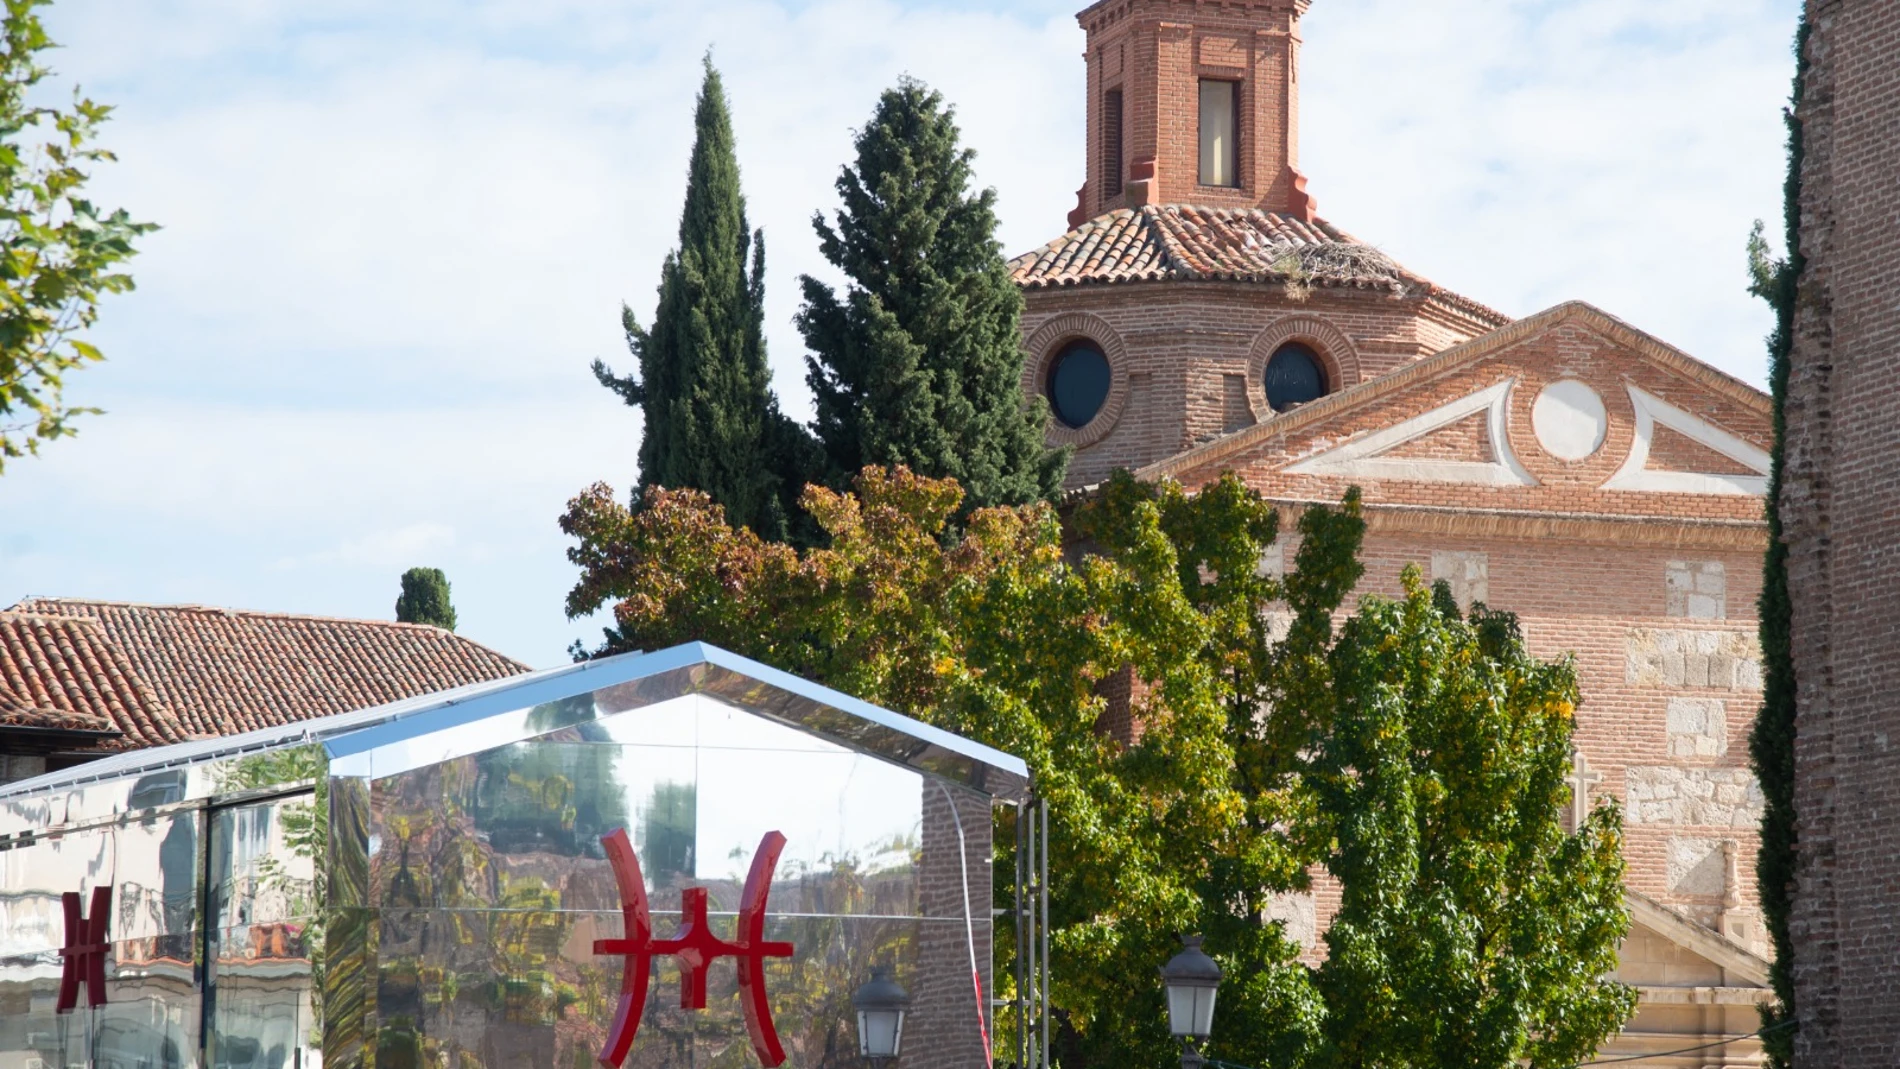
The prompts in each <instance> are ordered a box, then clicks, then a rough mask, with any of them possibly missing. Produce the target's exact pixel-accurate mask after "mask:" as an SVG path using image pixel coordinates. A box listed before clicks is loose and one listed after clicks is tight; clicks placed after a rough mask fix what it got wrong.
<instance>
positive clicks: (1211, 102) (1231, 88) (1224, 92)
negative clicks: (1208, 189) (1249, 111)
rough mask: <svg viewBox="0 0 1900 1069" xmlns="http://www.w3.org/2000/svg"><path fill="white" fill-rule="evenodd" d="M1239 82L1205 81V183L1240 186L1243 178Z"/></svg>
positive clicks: (1203, 159)
mask: <svg viewBox="0 0 1900 1069" xmlns="http://www.w3.org/2000/svg"><path fill="white" fill-rule="evenodd" d="M1239 88H1240V86H1239V84H1238V83H1236V82H1217V81H1211V80H1207V81H1202V82H1201V184H1202V185H1204V186H1237V185H1239V184H1240V177H1239V174H1238V172H1237V169H1236V168H1235V166H1234V164H1235V161H1236V159H1237V154H1236V149H1237V148H1238V147H1239V146H1238V140H1239V138H1238V136H1237V134H1238V131H1239V127H1238V125H1237V123H1236V121H1235V120H1236V119H1237V118H1238V115H1237V112H1238V110H1239V109H1238V108H1237V107H1236V106H1235V105H1236V99H1235V98H1236V96H1237V95H1238V90H1239Z"/></svg>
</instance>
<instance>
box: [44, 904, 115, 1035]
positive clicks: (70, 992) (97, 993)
mask: <svg viewBox="0 0 1900 1069" xmlns="http://www.w3.org/2000/svg"><path fill="white" fill-rule="evenodd" d="M59 900H60V904H61V905H63V906H65V907H66V945H65V946H64V947H61V948H60V951H59V956H60V957H61V958H63V959H64V968H63V969H62V970H61V972H60V976H59V1001H58V1002H56V1003H54V1004H53V1012H54V1013H71V1012H73V1010H74V1009H75V1008H76V1007H77V1006H78V1005H79V985H80V984H81V983H82V982H83V983H84V984H85V985H86V1005H88V1006H103V1005H105V1004H106V920H107V918H108V917H109V916H110V915H111V913H112V887H111V886H110V885H107V886H105V887H95V888H93V889H92V916H90V917H88V916H86V915H85V914H83V913H81V912H79V892H78V891H67V892H66V893H65V894H63V895H60V896H59Z"/></svg>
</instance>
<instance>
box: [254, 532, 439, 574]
mask: <svg viewBox="0 0 1900 1069" xmlns="http://www.w3.org/2000/svg"><path fill="white" fill-rule="evenodd" d="M454 548H455V528H453V527H450V526H449V525H448V524H445V523H412V524H408V525H406V526H403V527H395V528H387V529H384V530H380V531H371V532H369V533H368V534H366V535H363V536H362V537H360V538H347V539H344V540H343V541H342V542H341V543H338V544H337V545H336V546H334V547H333V548H330V549H324V550H318V551H317V552H315V553H305V554H302V555H299V556H294V557H279V558H278V559H277V562H276V565H275V567H277V568H278V569H279V570H281V571H296V570H298V569H300V568H313V567H322V566H324V565H334V564H346V565H356V564H367V565H372V566H374V567H377V568H382V569H385V570H388V569H402V570H404V571H407V570H408V569H409V568H412V567H427V565H426V564H423V563H422V562H424V561H428V560H431V559H434V558H435V557H438V556H442V555H444V554H447V553H449V552H450V551H452V550H453V549H454ZM405 566H406V567H405Z"/></svg>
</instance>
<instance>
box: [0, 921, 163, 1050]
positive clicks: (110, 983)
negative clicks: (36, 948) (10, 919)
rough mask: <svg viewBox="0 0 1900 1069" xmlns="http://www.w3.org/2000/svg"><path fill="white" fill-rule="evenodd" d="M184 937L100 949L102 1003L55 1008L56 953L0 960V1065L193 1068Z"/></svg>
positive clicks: (82, 997) (83, 996)
mask: <svg viewBox="0 0 1900 1069" xmlns="http://www.w3.org/2000/svg"><path fill="white" fill-rule="evenodd" d="M191 957H192V955H191V946H190V939H189V937H186V936H177V937H163V938H159V939H137V940H121V941H118V942H116V943H112V944H110V949H109V950H108V951H107V962H108V963H107V968H106V988H105V992H104V994H105V997H106V1002H105V1005H103V1006H98V1007H93V1006H91V1005H89V1002H90V999H89V992H88V990H87V989H86V987H85V986H83V985H82V986H81V987H80V989H79V998H78V1003H79V1004H78V1006H77V1007H75V1008H74V1009H73V1010H71V1011H69V1012H67V1013H59V1012H57V1010H56V1007H57V1004H58V996H59V986H60V974H61V965H60V959H59V957H58V955H57V953H48V954H41V955H35V956H31V957H11V958H0V977H3V978H4V979H0V1065H4V1066H7V1067H8V1069H26V1067H29V1066H31V1065H32V1063H33V1061H34V1060H38V1061H39V1063H40V1064H41V1065H42V1066H46V1067H49V1069H50V1067H57V1066H83V1065H85V1064H87V1062H88V1060H89V1059H90V1061H91V1063H92V1064H93V1065H94V1066H98V1067H100V1069H106V1067H115V1069H117V1067H123V1069H192V1067H195V1066H197V1064H198V1038H197V1037H198V1028H197V1022H198V1000H197V992H196V990H195V989H194V986H193V984H192V966H191Z"/></svg>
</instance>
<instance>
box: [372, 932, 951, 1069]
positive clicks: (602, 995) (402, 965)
mask: <svg viewBox="0 0 1900 1069" xmlns="http://www.w3.org/2000/svg"><path fill="white" fill-rule="evenodd" d="M678 916H679V915H678V914H677V913H659V914H656V915H655V917H654V922H655V927H656V929H657V930H659V931H661V932H666V933H670V932H671V931H672V930H673V928H674V927H675V925H676V924H677V921H678ZM732 923H733V922H732V919H731V916H730V914H725V915H715V916H714V917H713V918H712V925H713V928H714V930H715V932H716V933H717V934H719V935H720V936H721V937H722V938H724V937H728V936H729V935H730V931H731V928H730V926H731V924H732ZM935 929H942V930H943V931H942V932H940V933H936V934H937V935H940V936H944V937H948V938H949V939H950V940H951V941H953V942H954V943H955V944H956V947H957V953H958V956H957V958H956V960H955V961H954V963H952V964H946V965H944V966H942V967H940V968H939V970H938V971H939V972H940V973H942V975H936V976H925V975H923V972H922V965H921V962H920V957H919V955H920V949H921V948H922V947H923V945H924V944H925V943H927V942H929V941H930V938H929V936H930V933H932V932H933V931H934V930H935ZM381 930H382V946H381V950H380V953H379V955H378V960H379V962H380V968H379V969H378V978H377V986H376V1019H377V1021H378V1031H377V1035H376V1041H375V1042H376V1048H377V1051H378V1062H377V1064H378V1067H379V1069H381V1067H382V1066H384V1065H386V1064H395V1065H417V1066H425V1065H427V1066H433V1065H443V1064H447V1065H453V1066H457V1067H459V1069H484V1067H486V1069H527V1067H530V1066H549V1067H554V1066H559V1067H567V1066H587V1065H592V1064H594V1057H595V1055H596V1054H598V1053H599V1051H600V1048H601V1045H602V1044H603V1043H604V1042H605V1039H606V1033H607V1026H608V1025H609V1024H610V1023H611V1021H612V1020H613V1017H614V1013H615V1009H616V1006H617V1004H618V1000H619V996H620V989H621V959H620V958H618V957H614V956H596V955H594V954H593V953H592V947H593V941H594V940H595V939H612V938H619V937H620V936H621V935H622V925H621V919H620V916H619V914H618V913H611V914H610V913H590V912H580V913H576V912H567V913H560V912H529V911H523V912H496V911H482V910H413V911H411V910H385V911H384V912H383V924H382V928H381ZM765 937H766V939H768V940H773V941H785V942H790V943H791V944H792V945H793V946H794V948H796V949H795V951H794V953H793V956H792V957H790V958H773V959H767V962H766V965H765V990H766V993H767V1002H768V1005H769V1007H770V1011H771V1017H772V1022H773V1025H774V1027H775V1029H776V1031H777V1034H778V1038H779V1041H780V1043H781V1044H782V1046H783V1047H784V1050H785V1053H786V1060H785V1065H786V1066H787V1067H800V1069H802V1067H818V1066H839V1067H844V1066H852V1067H856V1066H858V1065H859V1064H860V1062H859V1058H858V1036H857V1027H856V1026H857V1021H856V1019H855V1017H856V1015H855V1013H854V1012H853V1010H852V1008H851V993H852V991H853V990H855V986H856V984H858V983H862V982H863V981H864V980H865V979H866V978H868V977H869V975H870V969H871V965H872V964H873V963H881V962H894V963H895V964H896V966H897V970H896V978H897V979H898V981H899V982H900V983H902V984H903V985H904V986H905V987H907V988H909V989H911V990H912V991H917V990H920V989H922V990H933V991H936V992H938V994H939V996H940V997H942V1002H941V1003H940V1004H939V1005H937V1006H934V1007H919V1008H918V1009H913V1010H912V1012H911V1013H910V1015H909V1018H910V1019H909V1020H907V1021H906V1022H905V1032H906V1034H907V1035H908V1034H909V1033H911V1032H912V1030H913V1026H914V1025H917V1024H919V1023H922V1022H921V1021H920V1018H924V1017H929V1016H930V1015H931V1013H932V1011H933V1010H934V1011H935V1012H936V1013H937V1015H938V1016H941V1017H944V1018H946V1020H943V1021H939V1022H937V1023H938V1025H939V1027H940V1028H948V1029H949V1030H953V1031H954V1030H957V1029H958V1027H959V1026H962V1027H961V1031H964V1032H968V1033H971V1036H972V1040H973V1041H972V1042H971V1043H968V1044H965V1053H966V1054H967V1055H974V1056H975V1058H976V1064H981V1059H982V1055H981V1052H980V1047H978V1046H976V1045H975V1042H974V1034H975V1032H976V1027H975V1019H974V1015H973V1014H971V1013H970V1012H969V1010H970V1009H971V1008H972V1006H973V1002H972V999H973V992H972V990H971V988H970V982H969V966H968V960H967V958H964V957H962V954H963V932H962V923H961V921H956V922H951V921H925V920H914V919H911V920H903V919H894V918H869V917H854V918H845V917H774V918H773V919H772V920H770V921H769V922H768V923H767V925H766V930H765ZM953 974H954V975H953ZM705 976H706V1005H705V1008H704V1009H702V1010H690V1009H683V1008H682V1007H681V1006H680V968H679V964H678V962H677V960H676V959H675V958H673V957H670V956H669V957H663V958H659V959H656V960H655V962H654V964H653V966H652V971H651V978H652V979H651V984H650V986H649V988H648V996H647V1001H646V1004H645V1013H644V1015H643V1016H642V1019H641V1024H640V1028H639V1030H638V1032H637V1034H636V1035H635V1037H634V1040H633V1045H632V1048H631V1050H630V1052H629V1054H628V1057H627V1060H626V1066H627V1069H636V1067H640V1069H658V1067H661V1066H689V1065H731V1066H734V1067H738V1066H742V1065H756V1064H757V1062H758V1058H757V1055H756V1054H754V1053H753V1049H752V1045H751V1040H750V1038H749V1036H748V1033H747V1029H746V1022H745V1015H744V1012H743V1009H742V1006H741V1002H740V996H739V985H738V972H737V969H736V968H735V966H734V963H733V961H732V959H731V958H720V959H717V960H715V961H713V962H712V963H711V964H710V965H709V966H708V967H707V969H706V972H705ZM944 996H947V997H944ZM957 996H961V997H957ZM385 1058H395V1059H397V1060H396V1061H394V1062H385V1061H384V1059H385ZM913 1058H915V1059H916V1061H915V1064H917V1065H928V1064H931V1062H932V1057H931V1054H930V1051H929V1050H928V1049H927V1047H926V1046H924V1045H922V1044H916V1043H913V1045H912V1046H911V1047H910V1048H909V1049H908V1050H907V1051H906V1052H905V1064H906V1065H911V1064H913V1061H912V1059H913ZM954 1064H959V1065H964V1066H967V1065H968V1064H969V1062H968V1060H967V1057H966V1058H965V1059H964V1060H961V1061H957V1062H955V1063H954Z"/></svg>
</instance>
